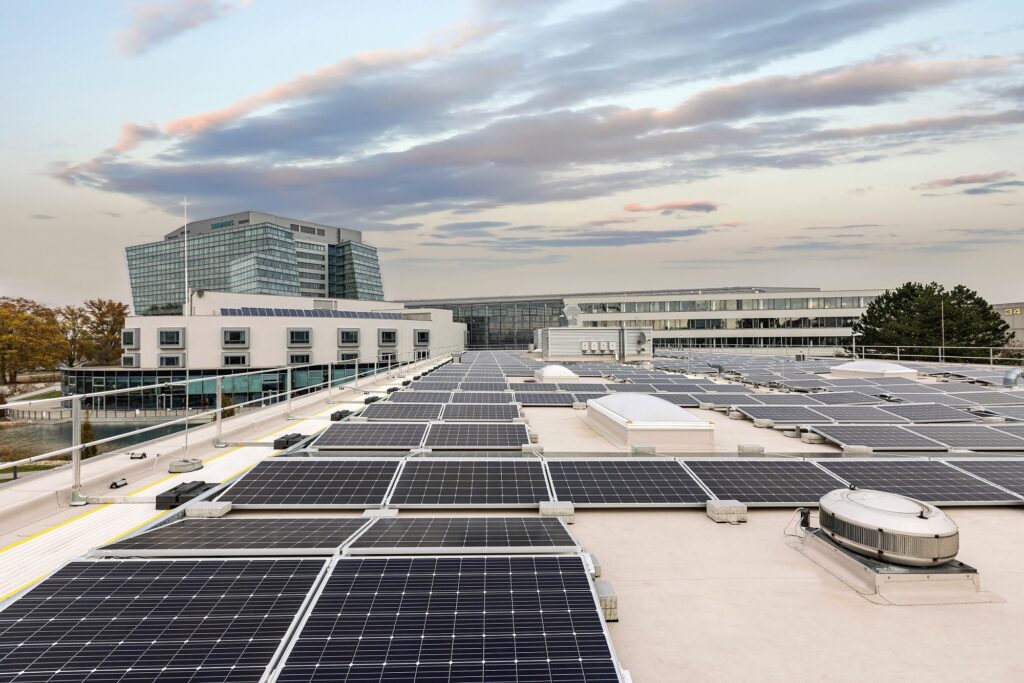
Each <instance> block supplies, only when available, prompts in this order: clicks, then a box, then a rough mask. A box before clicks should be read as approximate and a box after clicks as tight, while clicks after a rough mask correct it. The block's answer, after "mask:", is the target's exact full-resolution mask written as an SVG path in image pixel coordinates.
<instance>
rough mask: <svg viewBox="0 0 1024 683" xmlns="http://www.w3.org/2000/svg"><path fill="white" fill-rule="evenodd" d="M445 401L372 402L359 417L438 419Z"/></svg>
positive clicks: (374, 418) (386, 419) (376, 418)
mask: <svg viewBox="0 0 1024 683" xmlns="http://www.w3.org/2000/svg"><path fill="white" fill-rule="evenodd" d="M444 405H445V404H443V403H389V402H387V401H384V402H380V401H378V402H377V403H371V404H370V405H368V406H366V407H365V408H363V410H362V411H360V413H359V417H363V418H366V419H367V420H383V421H389V420H427V421H430V420H438V419H440V418H441V409H442V408H443V407H444Z"/></svg>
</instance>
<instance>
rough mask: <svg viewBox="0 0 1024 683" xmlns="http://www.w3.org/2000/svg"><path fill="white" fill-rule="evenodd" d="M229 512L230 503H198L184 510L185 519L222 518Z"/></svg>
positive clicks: (226, 501)
mask: <svg viewBox="0 0 1024 683" xmlns="http://www.w3.org/2000/svg"><path fill="white" fill-rule="evenodd" d="M229 512H231V501H229V500H225V501H210V502H207V501H200V502H198V503H193V504H192V505H189V506H188V507H186V508H185V516H186V517H223V516H224V515H226V514H228V513H229Z"/></svg>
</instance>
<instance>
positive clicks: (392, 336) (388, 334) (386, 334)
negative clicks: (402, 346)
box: [377, 330, 398, 346]
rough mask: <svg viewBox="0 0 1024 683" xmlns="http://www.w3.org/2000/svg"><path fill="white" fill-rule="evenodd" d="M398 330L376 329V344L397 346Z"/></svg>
mask: <svg viewBox="0 0 1024 683" xmlns="http://www.w3.org/2000/svg"><path fill="white" fill-rule="evenodd" d="M397 345H398V330H377V346H397Z"/></svg>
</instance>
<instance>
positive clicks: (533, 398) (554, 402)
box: [515, 391, 574, 408]
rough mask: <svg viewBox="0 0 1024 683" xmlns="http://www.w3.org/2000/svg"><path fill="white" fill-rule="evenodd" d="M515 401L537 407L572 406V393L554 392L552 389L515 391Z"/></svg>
mask: <svg viewBox="0 0 1024 683" xmlns="http://www.w3.org/2000/svg"><path fill="white" fill-rule="evenodd" d="M515 401H516V403H519V404H521V405H524V406H538V407H545V406H547V407H556V408H557V407H572V404H573V402H574V401H573V398H572V394H568V393H557V394H556V393H555V392H553V391H547V392H546V391H528V392H524V393H520V392H516V394H515Z"/></svg>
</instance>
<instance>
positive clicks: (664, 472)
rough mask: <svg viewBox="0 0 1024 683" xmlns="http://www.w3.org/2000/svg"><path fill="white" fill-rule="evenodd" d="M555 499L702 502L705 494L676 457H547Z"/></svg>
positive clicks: (588, 502)
mask: <svg viewBox="0 0 1024 683" xmlns="http://www.w3.org/2000/svg"><path fill="white" fill-rule="evenodd" d="M547 463H548V471H549V472H550V473H551V481H552V483H553V484H554V486H555V494H556V497H557V500H565V501H572V502H573V504H574V505H583V506H586V505H591V506H602V505H616V506H618V505H630V506H658V505H702V504H704V503H705V502H706V501H707V500H708V497H709V496H708V494H707V493H706V492H705V491H704V490H703V489H702V488H701V487H700V485H699V484H698V483H697V482H696V481H694V480H693V477H691V476H690V475H689V473H687V472H686V470H684V469H683V468H682V467H681V466H680V465H679V463H678V462H677V461H675V460H666V459H658V460H644V459H640V458H632V459H630V460H611V459H609V460H604V459H602V460H582V459H575V460H548V461H547Z"/></svg>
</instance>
